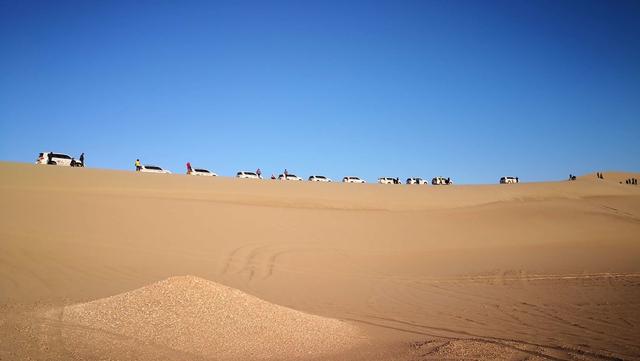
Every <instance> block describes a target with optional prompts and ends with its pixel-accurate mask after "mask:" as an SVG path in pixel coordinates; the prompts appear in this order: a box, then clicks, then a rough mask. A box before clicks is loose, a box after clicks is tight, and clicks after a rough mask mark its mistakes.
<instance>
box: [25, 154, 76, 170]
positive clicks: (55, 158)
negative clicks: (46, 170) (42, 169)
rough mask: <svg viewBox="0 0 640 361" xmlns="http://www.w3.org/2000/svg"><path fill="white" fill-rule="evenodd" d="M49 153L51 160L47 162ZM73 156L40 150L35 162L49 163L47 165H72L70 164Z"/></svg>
mask: <svg viewBox="0 0 640 361" xmlns="http://www.w3.org/2000/svg"><path fill="white" fill-rule="evenodd" d="M49 153H51V162H49ZM72 160H73V158H72V157H71V156H70V155H67V154H63V153H53V152H42V153H40V154H39V155H38V159H37V160H36V164H49V165H61V166H66V167H71V166H74V167H75V164H74V165H72V164H71V163H72ZM78 163H80V162H78Z"/></svg>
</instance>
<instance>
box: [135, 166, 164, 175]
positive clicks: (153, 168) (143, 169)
mask: <svg viewBox="0 0 640 361" xmlns="http://www.w3.org/2000/svg"><path fill="white" fill-rule="evenodd" d="M140 172H142V173H162V174H171V172H170V171H168V170H166V169H162V168H160V167H158V166H155V165H143V166H142V167H140Z"/></svg>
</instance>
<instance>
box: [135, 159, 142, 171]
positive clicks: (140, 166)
mask: <svg viewBox="0 0 640 361" xmlns="http://www.w3.org/2000/svg"><path fill="white" fill-rule="evenodd" d="M141 169H142V164H140V159H136V172H139V171H140V170H141Z"/></svg>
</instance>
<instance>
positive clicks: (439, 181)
mask: <svg viewBox="0 0 640 361" xmlns="http://www.w3.org/2000/svg"><path fill="white" fill-rule="evenodd" d="M431 184H433V185H434V186H439V185H451V184H453V181H452V180H451V178H445V177H434V178H433V179H432V180H431Z"/></svg>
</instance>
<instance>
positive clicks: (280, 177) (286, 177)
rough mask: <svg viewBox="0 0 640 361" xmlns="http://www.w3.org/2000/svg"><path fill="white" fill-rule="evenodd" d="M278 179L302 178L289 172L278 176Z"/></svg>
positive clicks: (299, 179) (295, 179)
mask: <svg viewBox="0 0 640 361" xmlns="http://www.w3.org/2000/svg"><path fill="white" fill-rule="evenodd" d="M278 180H292V181H301V180H302V178H300V177H298V176H297V175H295V174H287V175H286V176H285V175H284V174H280V175H279V176H278Z"/></svg>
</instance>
